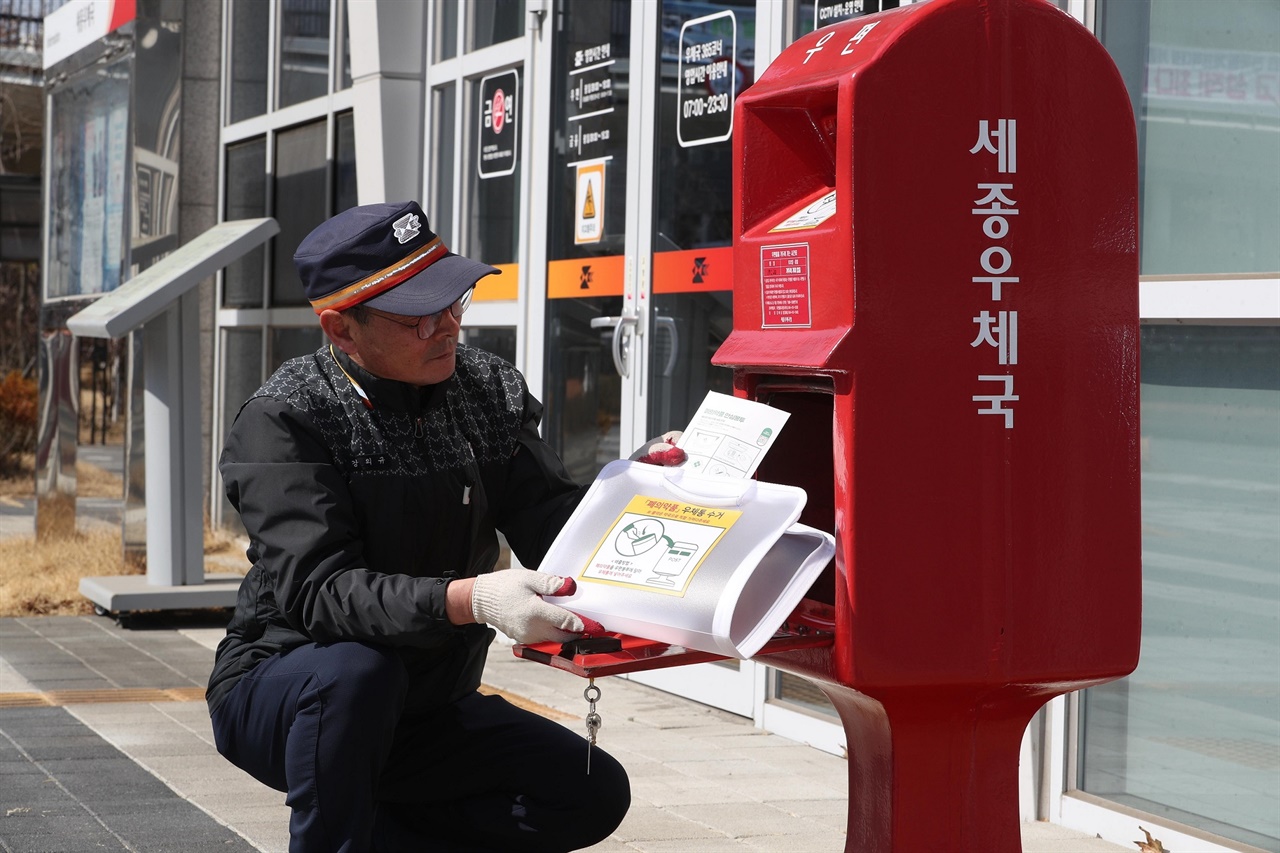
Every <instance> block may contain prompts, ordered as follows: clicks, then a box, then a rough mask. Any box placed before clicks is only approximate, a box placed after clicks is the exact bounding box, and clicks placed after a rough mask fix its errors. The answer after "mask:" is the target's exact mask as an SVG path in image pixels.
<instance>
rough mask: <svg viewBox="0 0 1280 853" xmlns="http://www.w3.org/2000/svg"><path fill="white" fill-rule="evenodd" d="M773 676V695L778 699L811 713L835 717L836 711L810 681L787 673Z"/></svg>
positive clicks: (778, 673) (776, 673) (777, 673)
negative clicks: (774, 679)
mask: <svg viewBox="0 0 1280 853" xmlns="http://www.w3.org/2000/svg"><path fill="white" fill-rule="evenodd" d="M774 676H775V678H776V681H775V682H774V695H775V696H776V697H777V698H778V699H781V700H782V701H784V702H786V703H787V704H789V705H795V706H798V707H800V708H803V709H804V710H806V711H810V712H812V713H816V714H822V715H823V716H828V717H835V716H836V709H835V708H833V707H832V706H831V701H830V700H829V699H827V697H826V695H825V694H824V693H823V692H822V691H821V690H819V689H818V687H817V685H815V684H814V683H813V682H812V681H809V680H808V679H805V678H801V677H800V676H798V675H792V674H791V673H789V672H776V671H775V673H774Z"/></svg>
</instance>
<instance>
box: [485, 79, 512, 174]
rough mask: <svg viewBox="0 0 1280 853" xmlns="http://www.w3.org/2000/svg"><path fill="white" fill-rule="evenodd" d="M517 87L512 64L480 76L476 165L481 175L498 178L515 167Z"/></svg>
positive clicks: (510, 172) (509, 172)
mask: <svg viewBox="0 0 1280 853" xmlns="http://www.w3.org/2000/svg"><path fill="white" fill-rule="evenodd" d="M519 91H520V72H518V71H516V70H515V69H514V68H513V69H511V70H510V71H504V72H502V73H501V74H492V75H490V76H488V77H485V78H482V79H481V80H480V133H479V134H477V136H478V138H479V140H480V150H479V151H478V152H477V156H476V169H477V171H478V172H479V173H480V177H481V178H500V177H502V176H504V175H510V174H512V173H513V172H515V170H516V151H517V150H518V149H519V147H520V127H519V124H518V120H519V112H518V111H517V109H516V102H517V99H518V97H519Z"/></svg>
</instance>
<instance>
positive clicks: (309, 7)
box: [259, 0, 329, 107]
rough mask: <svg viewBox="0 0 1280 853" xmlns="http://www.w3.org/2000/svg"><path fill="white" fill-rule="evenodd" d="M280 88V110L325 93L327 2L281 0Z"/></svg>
mask: <svg viewBox="0 0 1280 853" xmlns="http://www.w3.org/2000/svg"><path fill="white" fill-rule="evenodd" d="M259 2H260V0H259ZM263 5H265V4H263ZM279 87H280V104H279V106H280V107H288V106H292V105H293V104H300V103H302V102H303V101H309V100H311V99H312V98H318V97H320V96H321V95H325V94H328V92H329V0H281V5H280V62H279Z"/></svg>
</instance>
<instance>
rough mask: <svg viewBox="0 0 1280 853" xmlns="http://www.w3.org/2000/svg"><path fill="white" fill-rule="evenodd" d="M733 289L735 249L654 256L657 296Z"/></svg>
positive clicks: (722, 248) (699, 250) (721, 248)
mask: <svg viewBox="0 0 1280 853" xmlns="http://www.w3.org/2000/svg"><path fill="white" fill-rule="evenodd" d="M732 289H733V248H732V247H731V246H721V247H719V248H715V249H688V250H684V251H679V252H658V253H656V254H654V256H653V292H654V293H697V292H700V291H705V290H732Z"/></svg>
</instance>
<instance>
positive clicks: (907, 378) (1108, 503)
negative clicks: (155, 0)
mask: <svg viewBox="0 0 1280 853" xmlns="http://www.w3.org/2000/svg"><path fill="white" fill-rule="evenodd" d="M734 191H735V192H734V197H735V228H736V231H735V241H734V250H733V251H734V279H735V284H734V330H733V332H732V334H731V335H730V336H729V338H728V339H727V340H726V341H725V343H724V344H723V345H722V346H721V348H720V350H719V351H718V352H717V354H716V356H715V358H714V361H715V363H717V364H720V365H725V366H730V367H732V368H733V370H734V383H735V391H736V393H737V394H738V395H739V396H744V397H748V398H751V399H756V400H760V401H763V402H766V403H769V404H770V405H772V406H776V407H778V408H781V409H785V410H787V411H789V412H791V417H790V419H789V421H788V423H787V426H786V428H785V429H784V430H783V431H782V432H781V433H780V435H779V437H778V439H777V441H776V443H775V444H774V446H773V449H772V450H771V451H770V453H769V455H768V456H767V457H766V458H765V460H764V462H763V463H762V464H761V467H760V468H759V470H758V472H757V476H758V477H759V479H761V480H763V481H768V482H776V483H788V484H793V485H798V486H802V487H803V488H804V489H805V490H806V492H807V493H808V503H807V505H806V508H805V511H804V514H803V515H802V516H801V519H800V520H801V521H802V522H803V523H805V524H809V525H811V526H813V527H817V528H820V529H823V530H827V531H831V532H833V533H834V535H835V537H836V557H835V560H834V562H833V565H832V566H831V567H829V569H828V570H827V571H826V572H825V573H824V576H823V578H822V579H821V580H820V581H819V582H818V584H817V585H816V586H815V587H814V588H813V589H812V590H811V591H810V593H809V599H808V600H806V602H805V603H804V604H803V605H802V606H801V608H799V609H798V610H797V611H796V613H795V614H793V618H792V619H791V620H789V625H790V627H791V628H792V629H793V630H792V631H791V633H790V634H789V635H788V636H785V637H779V638H778V640H777V641H775V642H773V643H770V644H769V645H767V646H766V647H765V649H764V651H763V652H762V653H761V655H759V656H758V657H759V658H760V659H762V660H763V661H764V662H766V663H768V664H770V665H772V666H775V667H778V668H780V669H783V670H786V671H789V672H791V673H794V674H797V675H800V676H802V677H805V678H807V679H810V680H812V681H813V682H814V683H816V684H817V685H818V686H819V687H820V688H821V689H822V690H823V692H824V693H826V695H827V696H828V697H829V698H830V699H831V701H832V703H833V704H834V705H835V707H836V709H837V710H838V711H839V713H840V716H841V720H842V723H843V725H844V728H845V731H846V734H847V737H848V741H847V743H848V750H849V822H848V842H847V849H848V850H849V851H929V853H934V851H981V853H989V851H1010V850H1019V849H1020V847H1021V842H1020V829H1019V820H1018V795H1017V765H1018V751H1019V745H1020V739H1021V736H1022V732H1023V730H1024V729H1025V727H1026V725H1027V723H1028V721H1029V720H1030V718H1031V717H1032V715H1033V714H1034V713H1035V711H1036V710H1037V709H1038V708H1039V707H1040V706H1041V705H1042V704H1043V703H1044V702H1045V701H1047V700H1048V699H1049V698H1051V697H1052V696H1054V695H1057V694H1060V693H1063V692H1066V691H1069V690H1075V689H1079V688H1083V687H1088V686H1090V685H1094V684H1098V683H1101V682H1104V681H1107V680H1110V679H1114V678H1117V677H1120V676H1123V675H1125V674H1127V673H1129V672H1131V671H1132V670H1133V668H1134V667H1135V666H1136V665H1137V659H1138V647H1139V638H1140V610H1141V545H1140V538H1139V528H1140V504H1139V437H1138V255H1137V146H1136V138H1135V126H1134V120H1133V114H1132V110H1131V108H1130V105H1129V98H1128V95H1127V93H1126V91H1125V88H1124V85H1123V83H1122V81H1121V79H1120V76H1119V74H1118V72H1117V71H1116V69H1115V66H1114V65H1113V64H1112V62H1111V60H1110V58H1109V57H1108V56H1107V54H1106V52H1105V50H1104V49H1103V47H1102V46H1101V45H1100V44H1099V43H1098V41H1097V40H1096V39H1095V38H1094V37H1093V35H1092V34H1090V33H1089V32H1088V31H1087V30H1085V29H1084V28H1083V27H1081V26H1080V25H1079V24H1078V23H1077V22H1076V21H1075V20H1073V19H1072V18H1071V17H1069V16H1068V15H1066V14H1065V13H1063V12H1061V11H1060V10H1058V9H1057V8H1056V7H1054V6H1053V5H1051V4H1050V3H1049V2H1046V0H930V2H923V3H915V4H912V5H910V6H905V7H902V8H899V9H895V10H892V11H888V12H884V13H881V14H878V15H872V16H868V17H864V18H859V19H856V20H853V21H849V22H846V23H842V24H837V25H834V26H831V27H827V28H824V29H821V30H818V31H816V32H814V33H811V34H809V35H806V36H804V37H802V38H801V39H800V40H798V41H797V42H795V43H794V44H792V45H791V46H790V47H788V48H787V49H786V50H785V51H784V52H783V54H782V55H781V56H780V57H778V59H777V60H776V61H774V62H773V64H772V65H770V66H769V69H768V70H767V71H766V72H765V73H764V74H763V75H762V77H761V78H760V79H759V80H758V81H757V82H756V83H755V85H753V86H752V87H751V88H750V89H749V90H747V91H746V92H745V93H743V94H742V95H741V97H739V99H738V101H737V105H736V113H735V133H734ZM824 620H826V621H825V622H824ZM797 627H798V630H795V629H797ZM815 628H817V629H818V630H817V631H815V630H814V629H815ZM679 651H681V650H675V652H676V653H673V652H672V650H670V649H668V648H667V647H665V646H661V645H660V644H659V645H656V646H655V644H644V643H640V642H639V641H634V640H631V639H630V638H628V639H627V641H626V642H624V648H623V651H622V652H620V653H616V654H614V655H612V656H608V655H595V656H591V655H588V656H586V657H584V658H581V659H579V660H578V662H577V663H574V662H572V658H571V659H570V662H566V661H565V660H553V659H552V655H551V653H550V652H548V651H546V650H542V651H537V650H530V649H524V650H520V649H518V650H517V654H522V655H524V656H527V657H534V658H535V659H541V660H543V661H544V662H550V663H553V664H554V665H557V666H561V668H567V669H570V670H571V671H575V672H578V673H579V674H591V675H605V674H610V673H612V672H622V671H627V670H634V669H645V668H651V667H654V666H666V665H677V664H681V663H687V662H694V661H696V660H704V659H707V657H710V656H707V655H698V654H693V655H682V654H679V653H678V652H679Z"/></svg>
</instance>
